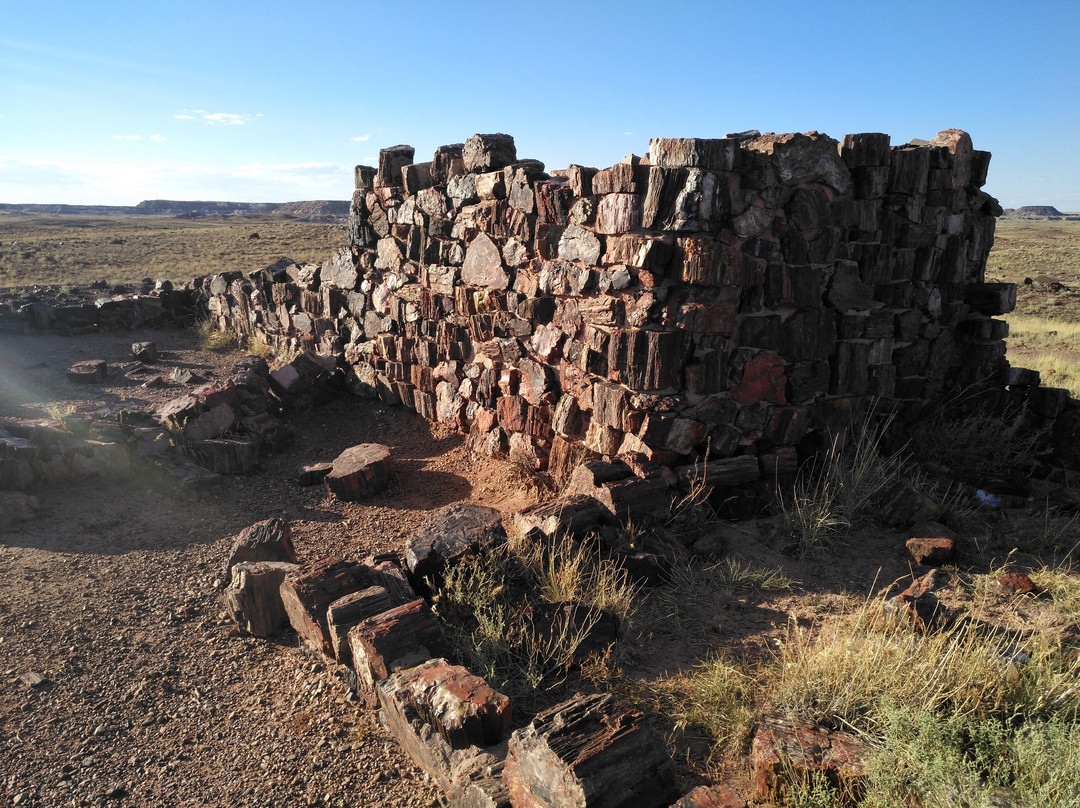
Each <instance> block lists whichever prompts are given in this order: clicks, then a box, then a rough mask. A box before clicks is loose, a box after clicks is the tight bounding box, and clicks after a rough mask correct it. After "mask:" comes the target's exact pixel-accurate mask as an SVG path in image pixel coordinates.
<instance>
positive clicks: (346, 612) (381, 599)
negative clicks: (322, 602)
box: [326, 585, 396, 668]
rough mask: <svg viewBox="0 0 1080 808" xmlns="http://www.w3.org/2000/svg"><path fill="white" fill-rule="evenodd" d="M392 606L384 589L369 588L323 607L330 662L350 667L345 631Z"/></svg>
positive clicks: (347, 632)
mask: <svg viewBox="0 0 1080 808" xmlns="http://www.w3.org/2000/svg"><path fill="white" fill-rule="evenodd" d="M395 605H396V604H395V603H394V601H393V600H392V599H391V597H390V594H389V593H388V592H387V591H386V587H384V586H377V585H376V586H369V587H366V588H364V589H361V590H360V591H358V592H350V593H349V594H348V595H345V596H343V597H340V598H338V599H337V600H335V601H334V602H333V603H331V604H330V605H329V606H328V607H327V608H326V627H327V630H328V631H329V633H330V644H331V645H332V646H333V648H334V659H336V660H337V661H338V662H341V663H343V664H345V665H348V666H349V667H350V668H351V667H354V665H353V655H352V650H351V649H350V647H349V639H348V637H349V630H350V629H351V628H352V627H353V626H355V625H357V624H359V623H362V622H363V621H364V620H366V619H368V618H369V617H373V616H374V615H377V614H380V613H382V612H385V611H387V610H389V609H392V608H393V607H394V606H395Z"/></svg>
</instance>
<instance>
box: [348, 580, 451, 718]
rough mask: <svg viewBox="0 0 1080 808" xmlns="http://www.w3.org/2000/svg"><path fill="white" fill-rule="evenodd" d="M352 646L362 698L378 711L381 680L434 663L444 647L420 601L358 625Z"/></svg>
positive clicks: (353, 630)
mask: <svg viewBox="0 0 1080 808" xmlns="http://www.w3.org/2000/svg"><path fill="white" fill-rule="evenodd" d="M348 645H349V648H350V651H351V656H352V663H353V667H354V669H355V670H356V679H357V683H358V684H359V690H360V693H359V695H360V696H361V698H363V699H364V701H365V702H366V703H367V705H368V706H369V707H374V706H375V704H376V703H377V701H378V697H377V695H376V693H375V686H376V685H377V684H378V683H379V682H380V681H381V680H383V679H385V678H386V677H387V676H389V675H390V674H391V673H393V672H394V671H397V670H401V669H402V668H406V667H409V666H411V665H418V664H420V663H421V662H425V661H427V660H428V659H431V657H432V656H434V654H433V653H432V652H433V651H438V649H439V647H440V645H441V643H440V634H439V628H438V626H437V624H436V622H435V616H434V615H433V614H432V613H431V609H429V608H428V606H427V604H426V603H425V602H424V601H423V600H422V599H416V600H412V601H410V602H408V603H403V604H400V605H395V606H393V607H392V608H389V609H385V610H382V611H380V612H378V613H376V614H373V615H370V616H369V617H367V618H365V619H364V620H361V621H359V622H357V623H356V624H355V625H354V626H352V627H351V628H350V629H349V631H348Z"/></svg>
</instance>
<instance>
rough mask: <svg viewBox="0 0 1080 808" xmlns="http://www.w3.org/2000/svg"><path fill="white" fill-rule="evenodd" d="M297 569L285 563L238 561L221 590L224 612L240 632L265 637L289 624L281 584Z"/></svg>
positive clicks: (293, 565) (294, 565)
mask: <svg viewBox="0 0 1080 808" xmlns="http://www.w3.org/2000/svg"><path fill="white" fill-rule="evenodd" d="M296 568H297V565H296V564H290V563H287V562H285V561H241V562H239V563H238V564H236V566H235V567H233V576H232V580H231V581H230V582H229V588H228V589H226V590H225V595H224V600H225V608H226V609H227V610H228V612H229V616H230V617H231V618H232V619H233V620H235V621H236V625H237V626H239V627H240V630H241V631H245V632H247V633H248V634H253V635H255V636H256V637H269V636H270V635H271V634H274V633H276V632H277V631H278V630H279V629H281V628H282V626H284V625H286V624H287V623H288V622H289V616H288V614H286V612H285V606H284V604H283V603H282V601H281V582H282V581H284V580H285V576H286V575H287V574H288V573H290V572H292V571H293V570H295V569H296Z"/></svg>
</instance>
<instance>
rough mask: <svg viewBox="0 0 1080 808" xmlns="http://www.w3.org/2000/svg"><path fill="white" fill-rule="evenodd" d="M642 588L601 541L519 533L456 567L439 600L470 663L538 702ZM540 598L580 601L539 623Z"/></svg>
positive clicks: (627, 611) (451, 636) (624, 613)
mask: <svg viewBox="0 0 1080 808" xmlns="http://www.w3.org/2000/svg"><path fill="white" fill-rule="evenodd" d="M635 594H636V588H635V587H634V586H633V585H632V584H631V583H630V582H629V581H628V579H627V576H626V572H625V571H624V570H622V569H620V568H619V567H617V566H616V565H615V564H614V563H612V562H611V561H610V560H607V559H603V558H601V557H600V555H599V552H598V550H597V548H596V542H595V541H592V542H584V543H581V544H575V543H573V542H570V541H568V540H555V539H552V540H548V541H546V542H540V543H535V544H533V543H529V542H526V541H524V540H522V539H521V538H520V537H513V538H512V539H511V541H510V542H508V543H507V544H505V545H504V546H502V547H500V548H497V549H493V550H489V551H486V552H484V553H481V554H480V555H479V556H478V557H476V558H474V559H471V560H469V561H467V562H465V563H461V564H458V565H457V566H455V567H454V568H452V569H451V570H449V571H448V572H447V574H446V576H445V579H444V582H443V584H442V586H441V588H440V589H439V591H438V592H437V593H436V595H435V598H434V602H435V609H436V613H437V614H438V615H439V617H440V618H441V619H442V620H443V622H444V624H445V626H446V635H447V638H448V640H449V641H450V643H451V645H452V646H453V647H454V648H456V650H457V653H458V655H459V656H460V657H461V658H462V659H463V660H464V661H465V662H466V664H467V665H468V666H469V667H470V668H471V669H472V670H474V671H475V672H477V673H478V674H480V675H482V676H484V677H485V678H487V679H488V680H489V681H491V682H492V684H493V686H496V687H499V688H501V689H502V690H503V691H504V692H506V693H507V695H510V696H511V697H518V698H524V699H526V700H530V699H535V698H537V697H538V694H537V691H540V693H539V697H540V698H542V697H543V692H544V691H554V690H556V689H557V688H558V687H559V686H560V685H561V684H562V683H563V682H564V681H565V680H566V678H567V676H568V675H569V673H570V672H571V671H572V669H574V668H575V667H576V666H577V665H578V664H579V663H580V662H581V661H582V657H583V656H584V655H583V654H582V652H581V649H582V648H583V646H584V645H585V643H586V642H587V641H589V640H590V633H591V632H592V630H593V628H595V627H596V626H597V624H598V623H599V621H600V620H601V618H602V616H603V615H604V614H610V615H613V616H614V617H616V618H617V619H619V620H627V619H628V618H629V617H630V615H631V614H632V611H633V608H634V601H635ZM539 603H552V604H575V606H574V607H572V608H567V609H559V610H556V611H554V612H552V613H551V621H550V622H549V623H545V624H544V625H538V624H536V623H535V622H534V619H533V616H532V606H533V605H535V604H539ZM600 660H601V661H603V662H604V664H606V661H607V660H608V657H607V656H606V655H603V654H601V655H600ZM590 664H591V666H592V667H591V670H590V676H592V677H594V678H595V677H597V676H600V673H599V672H598V670H597V669H596V667H597V664H599V663H598V660H596V659H594V660H592V661H591V663H590Z"/></svg>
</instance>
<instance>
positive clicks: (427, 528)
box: [405, 504, 506, 581]
mask: <svg viewBox="0 0 1080 808" xmlns="http://www.w3.org/2000/svg"><path fill="white" fill-rule="evenodd" d="M504 541H506V530H505V529H504V528H503V524H502V515H501V514H500V513H499V512H498V511H497V510H496V509H495V508H488V507H486V506H484V505H468V504H457V505H448V506H447V507H445V508H441V509H440V510H438V511H435V513H433V514H432V515H431V516H430V517H429V518H428V520H427V522H425V523H424V524H423V525H422V526H421V527H420V528H419V529H418V530H417V531H416V532H415V533H413V535H411V536H410V537H409V539H408V541H407V542H406V543H405V564H406V566H408V568H409V572H411V573H412V575H413V579H414V581H423V580H425V579H438V578H439V577H440V576H441V575H442V572H443V570H444V569H445V568H446V565H447V564H451V563H453V562H455V561H457V560H458V559H460V558H463V557H465V556H468V555H471V554H474V553H476V552H477V551H478V550H480V548H482V547H491V546H493V545H495V544H499V543H501V542H504Z"/></svg>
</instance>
